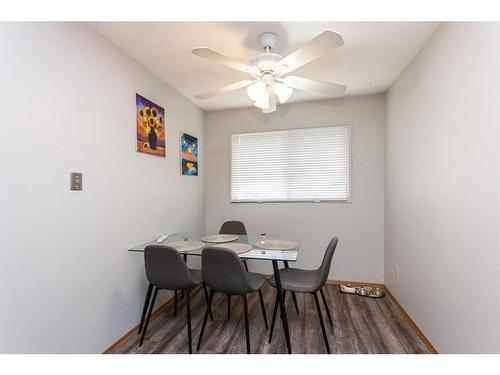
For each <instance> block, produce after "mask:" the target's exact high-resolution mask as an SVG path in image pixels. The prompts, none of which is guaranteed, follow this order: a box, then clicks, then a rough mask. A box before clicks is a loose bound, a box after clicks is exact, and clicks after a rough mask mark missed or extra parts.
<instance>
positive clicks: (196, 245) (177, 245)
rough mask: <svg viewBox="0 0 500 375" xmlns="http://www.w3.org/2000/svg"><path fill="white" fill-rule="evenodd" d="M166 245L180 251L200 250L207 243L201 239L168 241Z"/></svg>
mask: <svg viewBox="0 0 500 375" xmlns="http://www.w3.org/2000/svg"><path fill="white" fill-rule="evenodd" d="M165 245H167V246H170V247H173V248H174V249H175V250H177V251H178V252H179V253H183V252H187V251H195V250H200V249H203V247H205V244H204V243H203V242H201V241H179V242H171V243H167V244H165Z"/></svg>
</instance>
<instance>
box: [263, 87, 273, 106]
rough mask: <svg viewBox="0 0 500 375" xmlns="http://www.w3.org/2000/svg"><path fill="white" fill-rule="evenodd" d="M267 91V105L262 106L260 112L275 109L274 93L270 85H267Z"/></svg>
mask: <svg viewBox="0 0 500 375" xmlns="http://www.w3.org/2000/svg"><path fill="white" fill-rule="evenodd" d="M267 92H268V93H269V107H268V108H264V109H263V110H262V113H271V112H275V111H276V94H275V93H274V91H273V89H272V88H271V86H268V88H267Z"/></svg>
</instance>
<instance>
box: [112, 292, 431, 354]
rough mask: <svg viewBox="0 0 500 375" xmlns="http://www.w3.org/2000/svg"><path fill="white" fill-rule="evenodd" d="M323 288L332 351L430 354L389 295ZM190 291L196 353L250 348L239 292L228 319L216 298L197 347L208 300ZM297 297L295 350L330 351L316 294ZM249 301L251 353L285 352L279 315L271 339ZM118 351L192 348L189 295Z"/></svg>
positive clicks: (270, 300) (271, 296)
mask: <svg viewBox="0 0 500 375" xmlns="http://www.w3.org/2000/svg"><path fill="white" fill-rule="evenodd" d="M324 291H325V295H326V298H327V301H328V304H329V306H330V312H331V313H332V318H333V327H332V326H330V324H329V322H328V319H327V317H326V315H325V313H324V311H323V318H324V320H325V325H326V327H327V331H328V339H329V342H330V348H331V351H332V353H339V354H340V353H346V354H347V353H429V351H428V350H427V348H426V347H425V345H424V343H423V342H422V341H421V340H420V339H419V337H418V336H417V335H416V333H415V331H414V330H413V329H412V327H411V326H410V325H409V324H408V322H407V321H406V320H405V319H404V317H403V316H402V315H401V313H400V312H399V310H398V308H397V307H396V306H395V304H394V303H393V302H392V301H391V300H390V298H389V297H388V296H385V297H383V298H366V297H360V296H357V295H349V294H343V293H341V292H340V291H339V289H338V286H337V285H328V286H326V287H325V289H324ZM160 293H161V291H160ZM192 293H193V294H192V302H191V306H192V332H193V352H194V353H246V344H245V323H244V315H243V301H242V299H241V297H237V296H233V297H232V304H231V319H230V320H227V297H226V296H225V295H222V294H216V295H215V297H214V301H213V304H212V311H213V315H214V320H213V321H210V320H208V323H207V328H206V330H205V334H204V338H203V342H202V345H201V348H200V351H199V352H197V351H196V344H197V342H198V336H199V334H200V329H201V323H202V319H203V312H204V310H205V306H206V305H205V299H204V296H203V291H202V290H201V288H197V289H195V290H194V291H193V292H192ZM263 293H264V300H265V304H266V310H267V316H268V321H269V325H270V323H271V317H272V312H273V311H272V310H273V307H274V300H275V298H276V297H275V296H276V291H275V290H274V288H272V287H270V286H269V284H267V283H266V285H265V287H264V288H263ZM297 300H298V304H299V315H297V314H296V312H295V308H294V306H293V302H292V299H291V298H290V296H289V295H287V298H286V311H287V315H288V320H289V324H290V336H291V343H292V351H293V353H294V354H298V353H320V354H321V353H326V350H325V346H324V342H323V337H322V333H321V327H320V324H319V319H318V314H317V310H316V306H315V303H314V297H313V296H312V295H310V294H297ZM248 302H249V306H248V308H249V316H250V337H251V338H250V341H251V348H252V353H264V354H275V353H287V350H286V343H285V336H284V333H283V327H282V324H281V321H280V320H279V314H278V319H277V321H276V328H275V331H274V335H273V340H272V343H271V344H269V343H268V338H269V330H266V327H265V325H264V321H263V318H262V313H261V309H260V304H259V297H258V294H257V293H255V294H253V295H250V296H249V297H248ZM115 353H188V338H187V323H186V307H185V299H182V300H180V301H179V306H178V311H177V316H174V311H173V305H172V306H171V307H169V308H168V309H165V310H164V311H162V312H161V313H160V314H159V315H158V316H157V317H156V318H155V319H154V320H151V322H150V324H149V328H148V332H147V335H146V339H145V341H144V344H143V345H142V347H141V348H139V335H137V334H134V335H132V336H131V337H129V339H128V340H127V341H126V342H125V343H124V344H123V345H122V346H121V347H119V348H118V349H117V350H116V351H115Z"/></svg>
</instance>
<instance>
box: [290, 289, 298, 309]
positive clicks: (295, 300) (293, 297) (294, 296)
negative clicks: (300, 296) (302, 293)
mask: <svg viewBox="0 0 500 375" xmlns="http://www.w3.org/2000/svg"><path fill="white" fill-rule="evenodd" d="M291 293H292V299H293V304H294V305H295V311H296V312H297V315H299V305H298V304H297V296H296V295H295V292H291Z"/></svg>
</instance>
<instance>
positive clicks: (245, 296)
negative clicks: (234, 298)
mask: <svg viewBox="0 0 500 375" xmlns="http://www.w3.org/2000/svg"><path fill="white" fill-rule="evenodd" d="M243 305H244V307H245V336H246V341H247V354H250V327H249V325H250V323H249V322H248V301H247V295H246V294H245V295H244V296H243Z"/></svg>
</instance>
